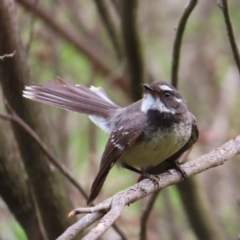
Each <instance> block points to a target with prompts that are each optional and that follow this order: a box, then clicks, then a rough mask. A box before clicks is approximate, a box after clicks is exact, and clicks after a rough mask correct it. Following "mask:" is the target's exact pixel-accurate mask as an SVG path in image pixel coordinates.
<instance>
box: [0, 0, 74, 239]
mask: <svg viewBox="0 0 240 240" xmlns="http://www.w3.org/2000/svg"><path fill="white" fill-rule="evenodd" d="M0 29H1V31H0V56H1V55H4V54H6V53H12V52H14V51H16V53H15V55H14V57H12V58H5V59H4V60H3V61H0V80H1V83H2V89H3V93H4V96H5V98H6V99H7V101H8V102H9V103H10V105H11V106H12V107H13V108H14V110H15V111H16V112H17V114H18V115H19V116H20V117H21V118H22V119H23V120H24V121H25V122H27V123H28V124H29V125H30V126H31V127H32V129H34V131H36V132H37V134H39V135H40V136H41V138H42V139H44V141H45V142H46V143H48V139H47V137H48V129H47V127H46V126H45V125H44V121H43V118H42V116H41V112H40V109H38V107H37V105H36V104H33V103H31V102H30V101H27V100H25V99H23V97H22V90H23V88H24V85H25V84H28V83H30V70H29V67H28V65H27V60H26V56H25V52H24V50H23V47H22V43H21V40H20V37H19V31H18V27H17V18H16V11H15V6H14V1H12V0H3V1H0ZM12 127H13V131H14V135H15V137H16V140H17V143H18V146H19V149H20V153H21V156H22V160H23V163H24V166H25V169H26V171H27V174H28V176H29V182H30V183H31V185H32V189H33V192H34V195H35V198H36V201H37V204H38V207H39V211H40V214H41V217H42V220H43V225H44V228H45V230H46V233H47V236H48V238H49V239H54V238H56V237H57V236H58V235H59V234H60V233H61V232H63V230H65V229H66V227H68V226H69V224H70V223H71V222H70V220H69V219H68V218H66V214H67V212H68V211H69V209H71V207H72V205H71V202H70V199H69V196H68V193H67V191H66V188H65V182H63V179H62V176H61V175H60V174H59V172H58V171H56V170H51V168H50V165H49V163H48V162H47V161H46V157H45V155H44V154H43V152H42V151H41V150H40V148H39V146H38V145H37V144H36V143H35V142H33V141H32V138H31V137H30V136H29V135H28V134H27V133H26V132H25V131H24V130H23V129H22V128H21V127H20V126H19V125H17V124H15V123H12Z"/></svg>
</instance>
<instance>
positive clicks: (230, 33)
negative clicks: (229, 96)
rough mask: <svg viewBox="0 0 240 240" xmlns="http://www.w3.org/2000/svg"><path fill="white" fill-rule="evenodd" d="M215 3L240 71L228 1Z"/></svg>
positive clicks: (221, 0) (239, 60)
mask: <svg viewBox="0 0 240 240" xmlns="http://www.w3.org/2000/svg"><path fill="white" fill-rule="evenodd" d="M217 3H218V6H219V7H220V8H221V9H222V12H223V17H224V21H225V24H226V28H227V34H228V38H229V42H230V45H231V48H232V52H233V58H234V60H235V63H236V65H237V68H238V71H239V73H240V56H239V51H238V47H237V44H236V41H235V37H234V32H233V28H232V23H231V19H230V16H229V11H228V2H227V0H218V1H217Z"/></svg>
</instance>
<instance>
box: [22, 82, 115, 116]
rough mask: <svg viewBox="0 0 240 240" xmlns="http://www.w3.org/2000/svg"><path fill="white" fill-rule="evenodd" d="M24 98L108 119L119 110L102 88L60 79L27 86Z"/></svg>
mask: <svg viewBox="0 0 240 240" xmlns="http://www.w3.org/2000/svg"><path fill="white" fill-rule="evenodd" d="M23 96H24V97H26V98H29V99H32V100H35V101H38V102H42V103H46V104H49V105H53V106H56V107H59V108H63V109H66V110H70V111H75V112H79V113H84V114H87V115H94V116H97V117H100V118H107V117H108V116H109V112H110V111H111V110H114V109H117V108H119V107H118V106H117V105H116V104H115V103H113V102H112V101H111V100H110V99H109V98H108V97H107V95H106V93H105V92H104V90H103V89H102V88H95V87H91V88H88V87H86V86H84V85H76V84H74V83H72V82H66V81H63V80H62V79H60V78H58V79H57V80H56V81H50V82H48V83H46V84H43V85H40V84H34V85H31V86H26V87H25V90H24V91H23Z"/></svg>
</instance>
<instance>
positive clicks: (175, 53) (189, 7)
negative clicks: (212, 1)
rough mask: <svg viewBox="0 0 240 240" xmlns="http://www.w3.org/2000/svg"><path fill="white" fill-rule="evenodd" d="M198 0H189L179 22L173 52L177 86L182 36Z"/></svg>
mask: <svg viewBox="0 0 240 240" xmlns="http://www.w3.org/2000/svg"><path fill="white" fill-rule="evenodd" d="M197 2H198V0H189V1H188V3H187V5H186V6H185V9H184V12H183V15H182V17H181V18H180V21H179V23H178V27H177V32H176V36H175V39H174V43H173V52H172V70H171V83H172V85H173V86H174V87H175V88H177V85H178V69H179V62H180V53H181V47H182V38H183V33H184V30H185V27H186V24H187V20H188V18H189V16H190V14H191V12H192V11H193V9H194V7H195V6H196V5H197Z"/></svg>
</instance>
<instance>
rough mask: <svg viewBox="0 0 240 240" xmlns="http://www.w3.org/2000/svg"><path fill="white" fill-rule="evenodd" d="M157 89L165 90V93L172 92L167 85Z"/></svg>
mask: <svg viewBox="0 0 240 240" xmlns="http://www.w3.org/2000/svg"><path fill="white" fill-rule="evenodd" d="M159 88H160V89H162V90H165V91H172V90H173V89H172V88H170V87H169V86H167V85H160V86H159Z"/></svg>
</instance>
